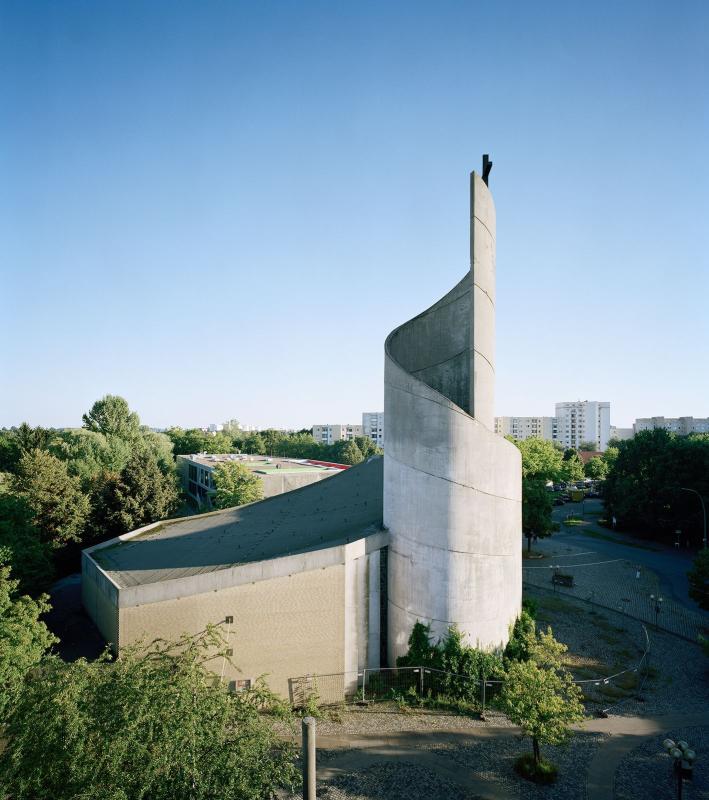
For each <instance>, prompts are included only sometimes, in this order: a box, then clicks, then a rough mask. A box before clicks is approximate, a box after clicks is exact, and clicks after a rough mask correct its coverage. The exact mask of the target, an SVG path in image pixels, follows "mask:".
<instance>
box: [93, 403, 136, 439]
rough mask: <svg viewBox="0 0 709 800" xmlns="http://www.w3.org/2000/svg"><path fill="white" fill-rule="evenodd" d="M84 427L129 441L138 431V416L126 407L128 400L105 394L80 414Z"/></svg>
mask: <svg viewBox="0 0 709 800" xmlns="http://www.w3.org/2000/svg"><path fill="white" fill-rule="evenodd" d="M82 419H83V421H84V427H85V428H87V429H88V430H90V431H95V432H96V433H102V434H103V435H104V436H117V437H118V438H119V439H125V440H126V441H131V440H133V439H135V438H136V437H137V436H138V434H139V433H140V418H139V417H138V415H137V414H136V413H135V412H134V411H131V410H130V408H129V407H128V401H127V400H124V398H122V397H118V396H117V395H113V394H107V395H106V396H105V397H102V398H101V399H100V400H97V401H96V402H95V403H94V404H93V405H92V406H91V408H90V409H89V411H88V412H87V413H86V414H84V415H83V416H82Z"/></svg>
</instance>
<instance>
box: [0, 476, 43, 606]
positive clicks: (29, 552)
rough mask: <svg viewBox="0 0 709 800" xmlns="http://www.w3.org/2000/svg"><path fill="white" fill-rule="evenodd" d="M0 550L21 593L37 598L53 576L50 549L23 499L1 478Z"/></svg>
mask: <svg viewBox="0 0 709 800" xmlns="http://www.w3.org/2000/svg"><path fill="white" fill-rule="evenodd" d="M0 550H2V551H3V552H4V554H5V559H6V561H7V564H8V565H9V566H10V567H11V568H12V575H13V579H14V580H16V581H17V583H18V588H19V591H20V592H21V593H22V594H30V595H33V596H34V595H37V594H39V593H40V592H43V591H45V590H46V589H47V588H49V586H50V584H51V582H52V578H53V576H54V567H53V564H52V556H51V546H50V545H49V544H48V543H47V542H42V541H41V539H40V534H39V531H38V530H37V528H36V527H35V526H34V525H33V524H32V512H31V511H30V509H29V507H28V506H27V502H26V501H25V499H24V498H22V497H20V496H18V495H17V494H15V493H14V492H12V491H11V490H10V486H9V483H8V482H7V481H6V480H2V476H0Z"/></svg>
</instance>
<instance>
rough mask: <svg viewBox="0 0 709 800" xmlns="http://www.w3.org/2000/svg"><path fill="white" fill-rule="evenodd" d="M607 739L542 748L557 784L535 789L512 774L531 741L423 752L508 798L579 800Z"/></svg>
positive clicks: (582, 737)
mask: <svg viewBox="0 0 709 800" xmlns="http://www.w3.org/2000/svg"><path fill="white" fill-rule="evenodd" d="M606 738H607V737H606V736H605V735H603V734H598V733H593V734H591V733H577V734H575V735H574V736H572V737H571V739H570V741H569V743H568V744H567V745H566V746H563V747H550V746H543V747H542V756H543V758H545V759H546V760H548V761H551V762H553V763H554V764H556V765H557V767H558V768H559V777H558V779H557V782H556V783H555V784H553V785H551V786H537V785H536V784H534V783H531V782H530V781H527V780H524V779H523V778H520V777H519V776H518V775H517V774H516V773H515V771H514V762H515V759H516V758H518V757H519V756H521V755H523V754H524V753H527V752H531V743H530V740H529V739H524V740H521V739H520V737H519V736H507V737H504V738H503V737H495V738H494V739H481V740H478V741H476V742H471V743H466V744H465V745H445V744H441V745H434V746H430V747H428V748H426V749H430V750H435V751H436V752H438V753H440V754H441V755H442V756H445V757H447V758H450V759H452V760H454V761H455V762H456V763H458V764H460V765H461V767H466V768H467V769H472V770H474V772H475V773H476V775H479V776H480V777H482V778H484V779H486V780H490V781H493V782H494V783H495V784H496V785H497V786H500V787H502V788H503V789H504V791H505V794H506V795H507V796H508V797H515V798H521V800H541V798H544V799H545V800H582V798H585V797H586V772H587V770H588V765H589V762H590V761H591V758H592V757H593V755H594V753H595V751H596V749H597V748H598V747H600V746H601V744H602V743H603V742H604V741H605V739H606ZM644 800H647V798H644Z"/></svg>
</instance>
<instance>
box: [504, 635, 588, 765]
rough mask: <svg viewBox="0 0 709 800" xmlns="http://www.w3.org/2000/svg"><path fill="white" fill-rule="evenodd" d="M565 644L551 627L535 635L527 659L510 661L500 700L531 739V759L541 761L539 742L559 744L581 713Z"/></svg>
mask: <svg viewBox="0 0 709 800" xmlns="http://www.w3.org/2000/svg"><path fill="white" fill-rule="evenodd" d="M566 650H567V647H566V645H564V644H561V643H560V642H557V641H556V640H555V639H554V636H553V635H552V632H551V628H548V629H547V631H546V633H544V632H540V633H537V634H536V635H535V638H534V642H533V643H532V644H531V647H530V648H529V658H528V660H526V661H510V662H509V664H508V667H507V675H506V677H505V682H504V685H503V687H502V692H501V695H500V701H501V705H502V708H503V710H504V711H505V713H506V714H507V716H508V717H509V718H510V720H511V721H512V722H514V723H515V724H516V725H519V726H520V728H522V732H523V733H524V734H525V735H526V736H530V737H531V739H532V749H533V753H534V762H535V764H537V765H539V763H540V761H541V752H540V747H539V746H540V744H562V743H563V742H565V741H566V740H567V739H568V737H569V735H570V728H569V726H570V725H571V724H572V723H574V722H580V721H581V720H582V719H583V717H584V708H583V705H582V703H581V698H582V693H581V690H580V689H579V687H578V686H577V685H576V684H575V683H574V681H573V677H572V675H571V673H569V671H568V670H566V669H565V668H564V666H563V663H562V657H563V654H564V653H565V652H566Z"/></svg>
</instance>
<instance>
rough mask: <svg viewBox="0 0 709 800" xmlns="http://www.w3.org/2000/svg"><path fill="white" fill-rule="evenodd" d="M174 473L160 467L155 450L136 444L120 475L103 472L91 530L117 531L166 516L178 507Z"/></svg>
mask: <svg viewBox="0 0 709 800" xmlns="http://www.w3.org/2000/svg"><path fill="white" fill-rule="evenodd" d="M179 502H180V492H179V489H178V488H177V481H176V478H175V476H174V474H172V473H170V474H168V475H166V474H165V473H163V471H162V470H161V469H160V465H159V464H158V461H157V458H156V457H155V454H154V453H152V452H151V451H150V450H148V449H147V448H146V447H144V446H142V447H137V448H136V449H135V450H134V451H133V453H132V455H131V457H130V459H129V460H128V463H127V464H126V466H125V467H124V468H123V470H121V472H120V474H119V475H111V474H108V475H105V476H104V477H103V480H102V481H101V482H100V486H99V488H98V490H97V494H96V507H95V514H94V523H93V527H94V531H95V532H96V533H97V534H99V535H101V534H104V535H106V534H108V535H114V536H115V535H117V534H121V533H126V532H127V531H132V530H135V529H136V528H140V527H142V526H143V525H148V524H149V523H151V522H157V521H158V520H161V519H165V518H167V517H169V516H170V514H171V513H172V512H174V511H175V509H176V508H177V507H178V505H179Z"/></svg>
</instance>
